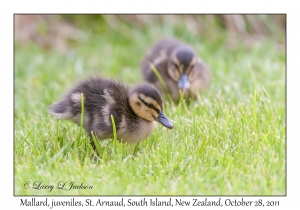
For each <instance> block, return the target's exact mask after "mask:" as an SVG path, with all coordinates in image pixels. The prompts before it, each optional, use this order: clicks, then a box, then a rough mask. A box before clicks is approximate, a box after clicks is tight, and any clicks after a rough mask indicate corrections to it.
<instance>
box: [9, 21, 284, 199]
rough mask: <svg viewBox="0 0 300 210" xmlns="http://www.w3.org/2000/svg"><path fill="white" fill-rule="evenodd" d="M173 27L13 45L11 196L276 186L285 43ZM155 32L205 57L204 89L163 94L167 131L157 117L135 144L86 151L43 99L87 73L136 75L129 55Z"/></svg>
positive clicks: (272, 191) (261, 191)
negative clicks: (66, 48)
mask: <svg viewBox="0 0 300 210" xmlns="http://www.w3.org/2000/svg"><path fill="white" fill-rule="evenodd" d="M124 27H125V26H124ZM181 27H184V26H181ZM181 27H180V26H176V27H173V26H172V25H171V26H170V25H168V24H167V23H166V24H164V23H162V25H161V27H157V26H150V28H148V30H141V29H137V28H131V29H132V30H130V31H129V32H128V31H127V33H124V34H122V33H119V32H118V31H115V30H113V29H111V28H109V27H108V26H105V25H104V26H101V27H100V28H99V29H97V30H95V31H93V30H92V31H90V32H88V39H87V40H86V41H85V42H83V43H74V44H73V45H72V48H71V52H70V53H67V54H61V53H58V52H57V51H55V50H54V49H53V50H49V51H44V50H42V49H40V48H39V47H37V46H35V45H33V44H28V45H25V46H23V45H20V44H19V43H16V44H15V81H14V88H15V90H14V93H15V101H14V105H15V111H14V126H15V136H14V151H15V154H14V164H15V166H14V175H15V177H14V179H15V185H14V187H15V195H285V190H286V168H285V164H286V162H285V161H286V159H285V158H286V149H285V148H286V143H285V141H286V132H285V130H286V123H285V116H286V110H285V109H286V106H285V97H286V96H285V59H286V57H285V52H283V51H281V50H279V49H278V48H277V46H276V45H275V44H274V42H273V41H272V40H271V39H270V40H268V39H266V40H265V41H264V42H261V43H260V44H257V45H254V46H252V47H251V48H246V47H244V46H243V45H241V44H240V45H237V46H236V47H234V48H232V49H230V48H227V47H226V46H225V45H224V40H225V39H226V34H225V33H224V32H220V33H219V32H218V33H219V38H218V39H217V40H216V41H214V42H212V41H210V39H209V37H203V38H201V39H199V36H198V35H195V34H193V33H188V32H187V31H183V30H181V29H182V28H181ZM163 36H175V37H178V38H180V39H181V40H184V41H186V42H187V43H189V44H191V45H192V46H193V47H194V49H195V50H196V51H197V52H198V54H199V55H201V57H202V58H203V60H204V61H206V63H207V64H208V65H209V66H210V68H211V71H212V83H211V85H210V87H209V89H208V91H206V92H204V93H202V94H201V96H200V98H199V100H198V101H196V102H193V103H191V104H189V105H187V104H185V103H184V102H181V103H180V104H179V105H178V106H176V105H175V104H174V103H173V102H172V101H171V100H170V98H168V97H164V110H165V113H166V115H167V116H168V117H169V119H171V120H172V122H173V123H174V125H175V128H174V129H173V130H167V129H165V128H164V127H162V126H161V125H158V127H157V129H156V130H155V132H154V134H153V135H151V136H150V137H149V138H148V139H146V140H145V141H144V142H141V143H140V144H138V145H137V146H134V145H128V144H122V143H119V142H117V141H111V140H107V141H103V142H101V148H102V150H101V152H100V157H98V158H95V157H94V156H93V149H92V147H91V146H90V145H89V140H88V137H87V135H86V133H85V132H81V129H80V127H79V126H77V125H75V124H74V123H72V122H69V121H62V120H55V119H54V118H53V117H52V116H50V115H49V114H48V113H47V108H48V107H49V105H51V104H52V103H53V102H55V101H58V100H59V99H60V97H61V96H62V95H63V94H65V93H66V92H67V91H68V90H69V89H70V88H71V87H72V85H73V84H75V83H76V81H78V80H80V79H83V78H85V77H87V76H88V75H90V74H98V75H101V76H104V77H108V78H114V79H120V80H123V81H124V82H125V83H127V84H138V83H140V82H141V81H142V76H141V70H140V67H139V62H140V60H141V59H142V56H143V54H144V53H145V50H146V49H147V47H148V46H149V45H150V44H151V43H152V42H153V41H154V40H156V39H157V38H158V37H163ZM60 181H62V182H66V185H65V187H66V188H67V186H69V185H70V182H76V185H80V184H81V183H83V185H88V186H93V187H92V189H71V190H69V191H67V190H62V189H57V188H56V187H57V186H58V183H59V182H60ZM25 182H30V185H29V186H30V187H29V189H26V188H27V187H26V186H27V185H26V184H25V185H24V183H25ZM34 182H36V183H35V185H36V186H38V183H39V182H42V183H41V185H40V187H42V185H44V186H47V185H54V186H55V187H54V189H52V190H51V191H50V190H49V189H40V190H38V189H34V188H33V187H32V185H33V184H34Z"/></svg>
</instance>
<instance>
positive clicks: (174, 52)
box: [141, 39, 211, 103]
mask: <svg viewBox="0 0 300 210" xmlns="http://www.w3.org/2000/svg"><path fill="white" fill-rule="evenodd" d="M150 63H151V64H153V65H154V66H155V68H156V69H157V71H158V72H159V74H160V75H161V77H162V79H163V80H164V82H165V84H166V86H167V90H166V89H165V88H164V87H163V85H162V84H161V82H160V81H159V79H158V78H157V76H156V75H155V73H154V72H153V70H152V68H151V66H150ZM141 68H142V71H143V76H144V79H145V80H146V81H148V82H150V83H152V84H153V85H154V86H155V87H156V88H158V89H159V90H160V91H161V92H167V93H170V94H171V97H172V99H173V101H174V102H176V103H178V102H179V100H180V90H184V91H183V94H184V95H183V97H184V99H190V98H192V99H196V98H197V94H198V92H199V91H200V90H203V89H205V88H206V87H207V86H208V85H209V83H210V79H211V75H210V70H209V68H208V67H207V65H206V64H205V63H204V62H203V61H202V60H201V59H200V57H198V56H197V54H196V53H195V51H194V50H193V49H192V48H191V47H190V46H188V45H187V44H185V43H183V42H180V41H178V40H176V39H163V40H161V41H159V42H158V43H156V44H155V45H154V46H153V47H152V48H151V49H150V51H148V53H147V54H146V56H145V58H144V59H143V60H142V62H141Z"/></svg>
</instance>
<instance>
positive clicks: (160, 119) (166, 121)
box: [155, 112, 174, 129]
mask: <svg viewBox="0 0 300 210" xmlns="http://www.w3.org/2000/svg"><path fill="white" fill-rule="evenodd" d="M155 120H156V121H157V122H159V123H161V124H162V125H163V126H165V127H166V128H169V129H173V128H174V125H173V124H172V123H171V122H170V120H169V119H168V118H167V116H166V115H165V113H163V112H160V113H159V115H158V117H157V118H156V119H155Z"/></svg>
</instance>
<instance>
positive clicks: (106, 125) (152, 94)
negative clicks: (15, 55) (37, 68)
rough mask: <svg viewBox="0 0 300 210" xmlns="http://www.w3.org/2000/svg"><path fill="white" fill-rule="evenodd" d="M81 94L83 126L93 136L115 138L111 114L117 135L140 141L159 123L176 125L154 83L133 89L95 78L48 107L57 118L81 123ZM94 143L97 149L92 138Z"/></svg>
mask: <svg viewBox="0 0 300 210" xmlns="http://www.w3.org/2000/svg"><path fill="white" fill-rule="evenodd" d="M81 93H82V94H83V101H84V120H83V128H84V129H85V130H86V131H87V132H88V134H89V135H90V138H92V132H93V134H94V135H96V136H97V137H98V139H100V140H102V139H107V138H112V137H113V127H112V123H111V115H113V117H114V121H115V126H116V131H117V138H118V140H120V141H122V142H129V143H137V142H139V141H141V140H144V139H146V138H147V137H148V136H149V135H150V134H151V133H152V132H153V130H154V128H155V127H156V122H159V123H161V124H162V125H163V126H165V127H167V128H169V129H172V128H173V127H174V126H173V124H172V123H171V122H170V121H169V120H168V118H167V116H166V115H165V114H164V112H163V105H162V97H161V95H160V93H159V91H158V90H157V89H156V88H155V87H153V86H152V85H148V84H142V85H138V86H136V87H134V88H132V89H130V88H129V87H127V86H125V85H124V84H123V83H121V82H117V81H113V80H108V79H103V78H97V77H92V78H89V79H87V80H85V81H82V82H81V83H79V84H78V85H76V86H75V87H74V88H73V89H72V90H71V91H70V92H69V93H67V94H66V96H65V97H64V98H63V100H61V101H60V102H57V103H54V104H53V105H51V106H50V108H49V113H50V114H52V115H54V116H55V117H57V118H61V119H67V120H71V121H73V122H75V123H76V124H78V125H80V118H81V102H82V101H81ZM91 143H92V146H93V148H94V149H95V145H94V144H93V140H91Z"/></svg>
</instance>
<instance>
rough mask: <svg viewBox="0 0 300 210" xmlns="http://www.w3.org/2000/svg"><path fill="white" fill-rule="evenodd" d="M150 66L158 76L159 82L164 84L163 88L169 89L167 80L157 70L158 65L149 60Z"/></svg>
mask: <svg viewBox="0 0 300 210" xmlns="http://www.w3.org/2000/svg"><path fill="white" fill-rule="evenodd" d="M149 65H150V68H151V69H152V71H153V72H154V74H155V75H156V76H157V78H158V80H159V82H160V83H161V84H162V86H163V88H164V89H165V90H166V91H168V88H167V85H166V83H165V81H164V80H163V78H162V77H161V75H160V73H159V72H158V71H157V69H156V67H155V66H154V65H153V63H151V62H149Z"/></svg>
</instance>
